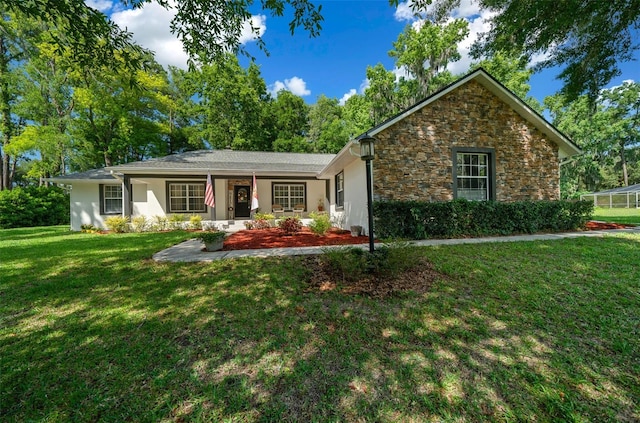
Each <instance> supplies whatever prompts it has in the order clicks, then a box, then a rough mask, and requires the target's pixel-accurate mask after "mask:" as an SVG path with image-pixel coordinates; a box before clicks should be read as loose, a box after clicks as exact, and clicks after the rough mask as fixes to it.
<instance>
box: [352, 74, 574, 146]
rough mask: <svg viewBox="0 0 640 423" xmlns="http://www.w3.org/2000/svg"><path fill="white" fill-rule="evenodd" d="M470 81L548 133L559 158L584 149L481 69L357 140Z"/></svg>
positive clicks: (381, 129) (395, 121)
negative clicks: (557, 149) (555, 146)
mask: <svg viewBox="0 0 640 423" xmlns="http://www.w3.org/2000/svg"><path fill="white" fill-rule="evenodd" d="M470 81H476V82H477V83H479V84H480V85H482V86H483V87H484V88H486V89H487V90H488V91H489V92H491V93H492V94H494V95H495V96H497V97H498V98H499V99H500V100H502V101H503V102H504V103H506V104H507V105H508V106H509V107H511V108H512V109H513V110H514V111H515V112H516V113H517V114H518V115H520V116H521V117H522V118H523V119H525V120H526V121H527V122H529V123H531V124H532V125H533V126H534V127H536V128H537V129H538V130H539V131H541V132H542V133H544V134H546V135H547V136H548V137H549V138H550V139H551V140H552V141H553V142H555V143H556V144H557V145H558V147H559V156H560V158H566V157H570V156H573V155H575V154H579V153H580V152H581V150H580V148H579V147H578V146H577V145H575V144H574V143H573V141H571V140H570V139H569V138H568V137H567V136H566V135H564V134H563V133H562V132H560V131H559V130H558V129H557V128H556V127H554V126H553V125H552V124H551V123H549V122H548V121H547V120H546V119H545V118H544V117H542V116H541V115H540V114H539V113H538V112H536V111H535V110H533V109H532V108H531V107H530V106H529V105H528V104H526V103H525V102H524V101H522V100H521V99H520V98H519V97H518V96H517V95H515V94H514V93H513V92H511V91H510V90H509V89H508V88H507V87H505V86H504V85H502V84H501V83H500V82H499V81H498V80H496V79H495V78H494V77H492V76H491V75H489V74H488V73H487V72H486V71H485V70H484V69H482V68H478V69H476V70H474V71H473V72H470V73H468V74H467V75H465V76H463V77H462V78H460V79H458V80H457V81H455V82H453V83H451V84H449V85H447V86H446V87H444V88H442V89H440V90H439V91H437V92H435V93H434V94H432V95H430V96H429V97H427V98H425V99H424V100H422V101H420V102H418V103H416V104H414V105H413V106H411V107H409V108H408V109H406V110H404V111H402V112H400V113H398V114H397V115H395V116H393V117H391V118H389V119H387V120H386V121H384V122H382V123H381V124H379V125H377V126H374V127H373V128H371V129H370V130H368V131H367V132H366V133H364V134H361V135H360V136H358V137H357V138H356V140H358V139H360V138H362V137H364V136H365V135H369V136H375V135H376V134H378V133H380V132H382V131H384V130H385V129H387V128H388V127H390V126H392V125H394V124H395V123H397V122H399V121H401V120H403V119H404V118H406V117H407V116H410V115H412V114H413V113H415V112H417V111H418V110H420V109H422V108H424V107H426V106H428V105H429V104H432V103H434V102H435V101H437V100H439V99H440V98H442V97H444V96H445V95H447V94H448V93H450V92H451V91H454V90H456V89H457V88H459V87H460V86H462V85H464V84H467V83H468V82H470Z"/></svg>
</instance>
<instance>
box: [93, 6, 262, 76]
mask: <svg viewBox="0 0 640 423" xmlns="http://www.w3.org/2000/svg"><path fill="white" fill-rule="evenodd" d="M90 1H92V2H94V3H100V4H102V3H105V4H106V3H107V1H106V0H90ZM171 4H172V7H170V8H168V9H165V8H164V7H162V6H160V5H159V4H157V3H155V2H153V3H146V4H145V5H144V6H143V7H141V8H139V9H127V10H123V11H119V12H115V13H113V14H112V15H111V20H112V21H113V22H115V23H116V24H118V25H119V26H120V27H121V28H123V29H127V30H128V31H129V32H131V33H132V34H133V38H134V40H135V42H136V43H138V44H139V45H141V46H142V47H144V48H147V49H149V50H152V51H153V52H154V53H155V57H156V60H157V61H158V63H160V64H161V65H163V66H167V65H172V66H177V67H179V68H183V69H184V68H186V67H187V59H188V55H187V53H186V52H185V51H184V47H183V45H182V41H180V40H179V39H178V37H177V36H176V35H174V34H172V33H171V29H170V26H171V20H172V19H173V17H174V16H175V14H176V10H175V8H174V7H173V6H174V4H173V3H171ZM266 20H267V18H266V16H264V15H257V16H252V17H251V19H250V21H247V22H246V23H245V25H244V26H243V28H242V32H241V35H240V43H241V44H246V43H248V42H251V41H253V40H255V38H256V36H255V34H253V33H252V32H251V26H252V25H253V26H254V27H255V28H258V31H259V32H258V34H259V35H262V34H264V33H265V31H266V30H267V25H266Z"/></svg>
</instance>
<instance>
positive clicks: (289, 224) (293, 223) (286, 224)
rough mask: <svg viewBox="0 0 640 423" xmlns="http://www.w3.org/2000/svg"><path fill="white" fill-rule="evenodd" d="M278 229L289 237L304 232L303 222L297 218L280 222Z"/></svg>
mask: <svg viewBox="0 0 640 423" xmlns="http://www.w3.org/2000/svg"><path fill="white" fill-rule="evenodd" d="M278 227H279V228H280V229H282V230H283V231H284V233H285V234H287V235H293V234H296V233H298V232H300V231H301V230H302V222H300V218H299V217H297V216H292V217H287V218H285V219H282V220H280V221H279V222H278Z"/></svg>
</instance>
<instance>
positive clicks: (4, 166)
mask: <svg viewBox="0 0 640 423" xmlns="http://www.w3.org/2000/svg"><path fill="white" fill-rule="evenodd" d="M0 13H2V19H0V191H1V190H4V189H11V187H12V185H13V177H14V174H15V171H16V164H17V157H16V156H15V155H13V156H12V154H11V153H10V151H11V147H10V146H11V143H12V142H13V138H14V137H15V136H16V135H18V134H19V130H20V126H21V123H22V122H23V119H20V117H19V116H16V115H15V113H14V109H15V107H16V104H17V103H18V102H19V101H20V100H21V95H20V93H19V91H20V89H19V84H20V83H19V81H20V80H21V74H20V72H19V65H20V64H21V63H23V62H24V60H26V58H27V57H28V56H29V51H30V50H31V49H32V48H33V47H32V45H31V43H30V40H29V36H28V33H29V29H30V27H31V22H26V21H23V22H22V23H20V17H19V16H17V15H16V13H11V12H7V11H6V9H4V7H0Z"/></svg>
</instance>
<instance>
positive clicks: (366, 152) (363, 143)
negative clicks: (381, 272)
mask: <svg viewBox="0 0 640 423" xmlns="http://www.w3.org/2000/svg"><path fill="white" fill-rule="evenodd" d="M359 141H360V158H361V159H362V160H364V162H365V167H366V172H367V176H366V177H367V212H368V215H369V252H370V253H373V250H374V246H373V186H372V184H373V181H372V178H371V160H373V157H374V152H373V144H374V143H375V141H376V139H375V138H373V137H371V136H369V134H365V136H364V137H362V138H360V140H359Z"/></svg>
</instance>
